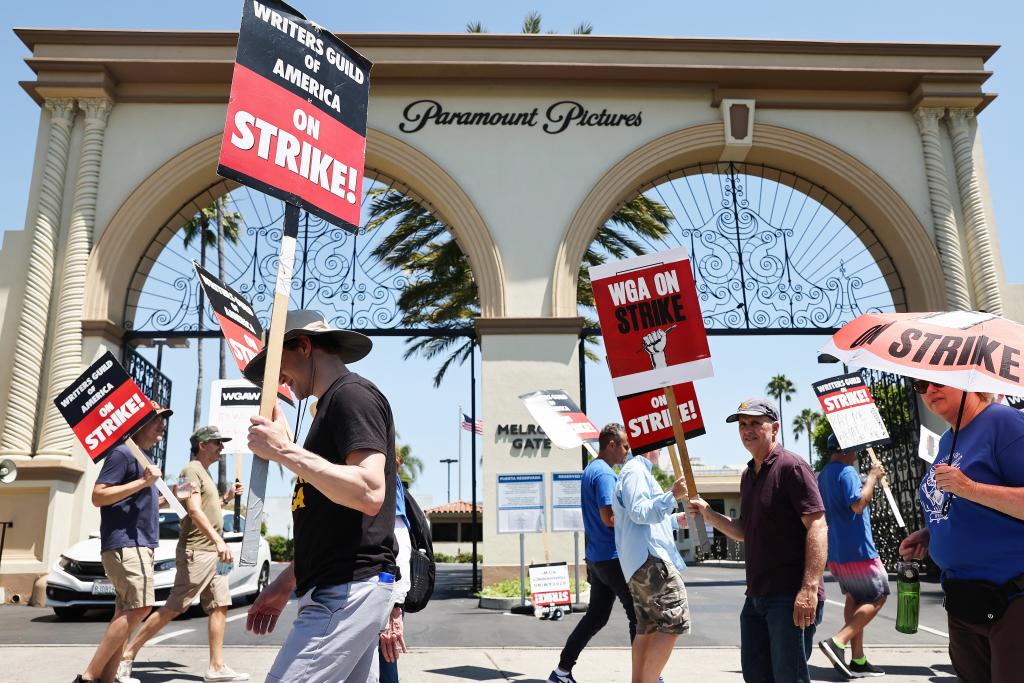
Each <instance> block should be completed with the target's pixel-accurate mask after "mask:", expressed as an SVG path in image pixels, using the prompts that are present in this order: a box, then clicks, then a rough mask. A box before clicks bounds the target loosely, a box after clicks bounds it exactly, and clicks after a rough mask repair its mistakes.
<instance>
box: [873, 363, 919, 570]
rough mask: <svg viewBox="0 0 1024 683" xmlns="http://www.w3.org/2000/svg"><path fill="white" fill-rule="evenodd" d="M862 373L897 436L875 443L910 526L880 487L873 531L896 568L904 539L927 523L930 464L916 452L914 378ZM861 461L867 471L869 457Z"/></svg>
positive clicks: (880, 549) (890, 565)
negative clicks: (925, 486) (924, 498)
mask: <svg viewBox="0 0 1024 683" xmlns="http://www.w3.org/2000/svg"><path fill="white" fill-rule="evenodd" d="M861 376H862V377H863V378H864V381H865V383H867V385H868V386H869V387H870V388H871V394H872V395H873V396H874V397H875V404H876V405H877V406H878V412H879V413H881V415H882V420H883V421H884V422H885V426H886V427H887V428H888V430H889V436H890V437H891V438H892V441H891V443H890V444H889V445H888V446H884V447H882V448H876V449H875V455H877V456H878V459H879V460H881V461H882V465H884V466H885V470H886V472H887V473H888V479H889V487H890V488H891V489H892V495H893V498H895V499H896V507H898V508H899V510H900V515H902V516H903V521H904V522H906V524H907V528H906V529H905V530H904V529H900V527H899V526H897V525H896V518H895V517H894V516H893V514H892V511H891V510H890V509H889V505H888V504H887V503H886V502H885V500H884V494H883V493H882V491H881V487H880V486H879V487H878V488H877V489H876V490H875V497H874V501H873V504H872V505H871V532H872V535H873V536H874V539H875V547H876V548H877V549H878V554H879V556H880V557H881V559H882V562H883V563H884V564H885V566H886V567H887V568H888V569H890V570H892V569H893V568H894V567H895V565H896V562H897V561H898V560H899V552H898V551H899V545H900V542H901V541H902V540H903V539H904V538H905V537H906V535H907V533H908V532H910V531H914V530H915V529H919V528H921V527H923V526H924V514H923V512H922V510H921V501H920V500H919V499H918V497H917V486H918V484H920V483H921V479H922V478H923V477H924V474H925V472H926V471H927V469H928V463H926V462H925V461H924V460H922V459H921V458H919V457H917V446H918V442H919V441H920V439H921V420H920V416H919V415H918V411H917V394H916V393H914V389H913V388H912V387H911V385H910V380H909V379H907V378H906V377H904V376H902V375H897V374H894V373H891V372H881V371H879V370H867V369H865V370H861ZM860 462H861V470H862V471H864V472H867V471H868V470H869V469H870V460H869V459H868V458H861V461H860Z"/></svg>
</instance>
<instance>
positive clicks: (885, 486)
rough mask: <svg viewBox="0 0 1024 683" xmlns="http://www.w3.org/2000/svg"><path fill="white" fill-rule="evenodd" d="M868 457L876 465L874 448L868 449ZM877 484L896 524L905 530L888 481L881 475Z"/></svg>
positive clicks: (876, 459)
mask: <svg viewBox="0 0 1024 683" xmlns="http://www.w3.org/2000/svg"><path fill="white" fill-rule="evenodd" d="M868 457H869V458H871V463H872V464H873V465H877V464H878V456H877V455H875V449H874V448H868ZM879 483H880V484H881V485H882V491H883V492H884V493H885V499H886V500H887V501H889V508H890V509H891V510H892V516H893V517H895V518H896V524H898V525H899V526H901V527H903V528H906V526H907V525H906V522H904V521H903V515H901V514H900V509H899V508H898V507H896V499H895V498H893V496H892V491H891V490H889V481H888V479H886V476H885V475H884V474H883V475H882V479H881V480H880V481H879Z"/></svg>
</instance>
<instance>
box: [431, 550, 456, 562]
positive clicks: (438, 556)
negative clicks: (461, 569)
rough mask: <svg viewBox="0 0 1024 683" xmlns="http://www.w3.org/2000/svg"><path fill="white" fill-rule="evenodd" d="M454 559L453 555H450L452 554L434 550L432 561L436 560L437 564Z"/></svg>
mask: <svg viewBox="0 0 1024 683" xmlns="http://www.w3.org/2000/svg"><path fill="white" fill-rule="evenodd" d="M454 561H455V557H454V556H452V555H449V554H447V553H442V552H435V553H434V562H437V563H438V564H445V563H448V562H454Z"/></svg>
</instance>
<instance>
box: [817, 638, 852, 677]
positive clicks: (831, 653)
mask: <svg viewBox="0 0 1024 683" xmlns="http://www.w3.org/2000/svg"><path fill="white" fill-rule="evenodd" d="M818 648H819V649H820V650H821V651H822V652H823V653H825V656H826V657H828V661H830V662H832V666H833V667H835V670H836V671H838V672H839V673H841V674H843V675H844V676H846V677H847V678H853V674H852V673H851V672H850V668H849V667H848V666H846V650H842V649H840V648H839V646H838V645H836V644H835V643H834V642H832V639H831V638H826V639H825V640H820V641H818Z"/></svg>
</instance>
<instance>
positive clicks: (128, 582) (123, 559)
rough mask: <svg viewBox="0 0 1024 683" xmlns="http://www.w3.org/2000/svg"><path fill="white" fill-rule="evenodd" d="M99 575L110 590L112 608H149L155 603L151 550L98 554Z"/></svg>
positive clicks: (113, 551)
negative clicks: (111, 587)
mask: <svg viewBox="0 0 1024 683" xmlns="http://www.w3.org/2000/svg"><path fill="white" fill-rule="evenodd" d="M100 559H101V560H102V561H103V571H105V572H106V573H107V578H108V579H110V583H111V584H113V586H114V592H115V594H116V597H115V598H114V604H115V605H116V606H117V609H119V610H122V611H124V610H130V609H139V608H140V607H152V606H153V604H154V603H155V602H156V597H155V596H154V594H153V549H152V548H139V547H135V548H114V549H113V550H104V551H103V552H102V553H100Z"/></svg>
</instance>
